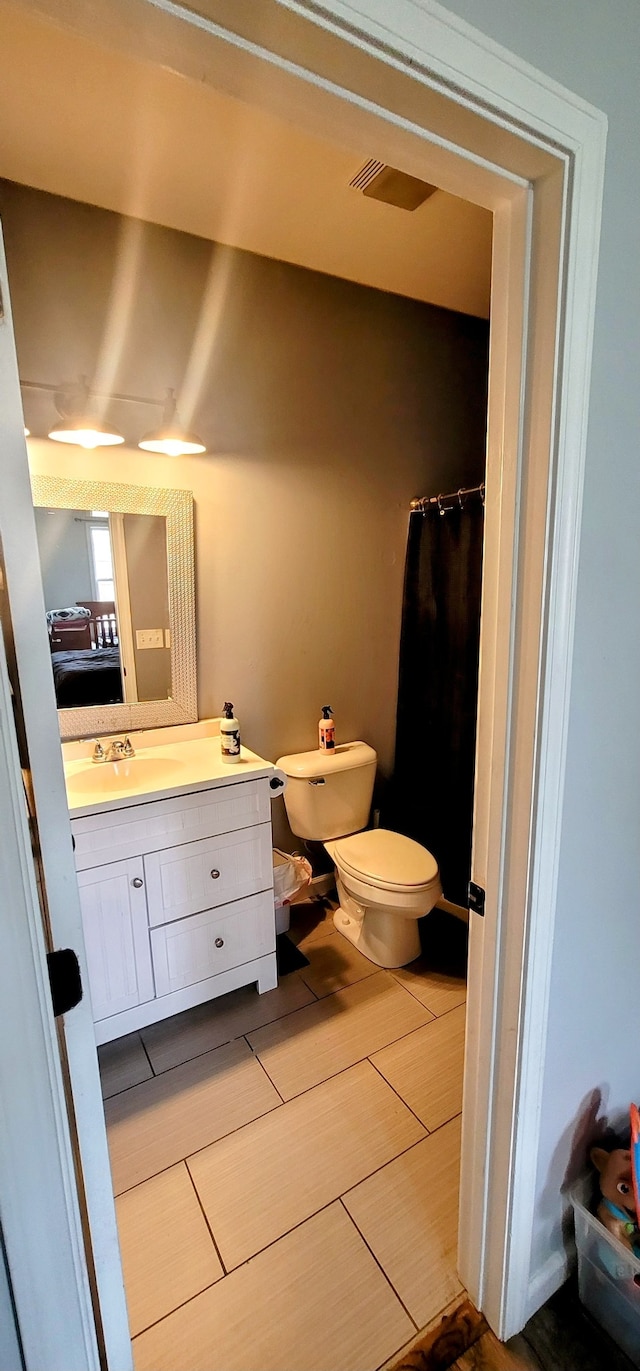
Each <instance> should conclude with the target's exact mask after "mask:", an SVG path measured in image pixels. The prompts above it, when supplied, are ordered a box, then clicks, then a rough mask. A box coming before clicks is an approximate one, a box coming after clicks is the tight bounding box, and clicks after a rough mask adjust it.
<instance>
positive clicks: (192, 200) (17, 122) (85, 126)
mask: <svg viewBox="0 0 640 1371" xmlns="http://www.w3.org/2000/svg"><path fill="white" fill-rule="evenodd" d="M0 41H1V48H2V81H1V82H0V176H3V177H7V178H8V179H10V180H14V181H20V182H23V183H24V184H26V185H30V186H35V187H37V188H39V189H41V190H47V191H53V192H55V193H57V194H59V195H66V196H69V197H70V198H72V199H75V200H83V201H86V202H88V203H90V204H95V205H99V206H101V207H103V208H105V209H111V210H115V211H117V212H119V213H122V214H128V215H133V216H136V217H138V218H141V219H146V220H150V221H151V222H154V223H158V224H162V225H165V226H167V227H169V228H175V229H181V230H183V231H185V232H188V233H193V234H197V235H199V236H201V237H203V238H208V239H212V240H215V241H218V242H221V243H227V244H230V245H232V246H235V247H241V248H246V249H248V250H250V251H251V252H257V253H260V254H262V255H264V256H268V257H275V258H280V259H282V260H284V261H287V262H293V263H296V264H298V265H301V266H306V267H311V268H314V269H315V270H317V271H322V272H327V273H330V274H331V275H333V276H341V277H344V278H346V279H347V280H350V281H357V282H360V283H362V284H366V285H370V286H375V287H377V288H379V289H382V290H387V291H391V292H393V293H395V294H399V295H406V296H409V297H411V298H414V299H417V300H423V301H427V302H428V303H431V304H436V305H442V306H444V307H446V308H449V309H455V310H460V311H462V312H463V313H466V314H473V315H477V316H480V317H484V318H487V317H488V315H489V296H490V279H491V229H492V220H491V214H490V212H489V211H488V210H485V209H482V208H480V207H479V206H476V205H472V204H469V203H468V202H466V201H464V200H460V199H458V198H457V197H455V196H452V195H449V194H447V193H445V192H444V191H438V192H437V194H435V195H433V196H431V198H430V199H428V200H427V201H426V202H425V203H424V204H423V205H421V206H420V207H419V208H418V209H417V210H415V211H413V212H408V211H406V210H402V209H397V208H396V207H395V206H392V205H388V204H383V203H380V202H379V201H377V200H374V199H370V198H367V197H365V196H364V195H363V194H362V193H361V192H359V191H357V190H353V189H351V188H350V186H349V182H350V180H351V178H352V177H353V176H354V174H355V173H356V172H357V171H358V168H359V166H360V165H361V163H363V162H364V161H366V160H367V159H368V158H369V157H375V156H376V149H375V148H374V147H363V148H362V150H361V154H359V155H355V154H354V151H353V149H351V148H348V147H340V146H338V145H337V144H335V143H330V142H325V141H323V140H321V139H319V138H317V137H314V136H311V135H310V134H309V133H307V132H303V131H301V130H300V129H299V128H296V127H294V125H293V124H291V123H288V122H286V121H285V120H284V119H281V118H278V117H276V116H275V115H273V114H271V113H266V112H265V111H264V110H261V109H260V108H259V107H258V106H252V105H248V104H245V103H243V102H241V101H239V100H237V99H234V98H232V97H230V96H228V95H223V94H221V93H219V92H218V91H215V90H212V89H211V88H210V87H208V86H206V85H204V84H203V83H200V82H197V81H194V80H191V79H188V78H186V77H184V76H181V75H178V74H176V73H175V72H172V71H169V70H167V69H165V68H163V67H161V66H158V65H151V64H149V63H145V62H142V61H136V60H133V59H132V58H131V57H130V56H129V55H125V54H124V53H122V52H118V51H114V50H111V49H106V48H103V47H100V46H98V45H97V44H96V43H93V42H91V41H89V40H88V39H87V38H85V37H84V36H80V35H79V34H77V33H73V32H70V31H67V30H64V29H62V28H58V27H54V26H53V25H52V24H50V23H48V22H43V21H41V20H40V19H38V18H36V17H35V16H34V15H32V14H29V13H25V10H24V8H23V9H21V10H18V9H14V8H13V6H12V5H10V4H6V3H3V2H2V0H0Z"/></svg>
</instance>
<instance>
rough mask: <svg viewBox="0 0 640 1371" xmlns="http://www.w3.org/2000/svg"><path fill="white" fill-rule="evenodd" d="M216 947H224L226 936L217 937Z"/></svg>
mask: <svg viewBox="0 0 640 1371" xmlns="http://www.w3.org/2000/svg"><path fill="white" fill-rule="evenodd" d="M216 947H224V938H216Z"/></svg>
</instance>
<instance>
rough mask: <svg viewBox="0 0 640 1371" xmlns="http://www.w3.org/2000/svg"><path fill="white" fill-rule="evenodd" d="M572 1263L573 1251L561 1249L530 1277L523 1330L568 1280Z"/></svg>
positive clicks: (573, 1260) (573, 1258)
mask: <svg viewBox="0 0 640 1371" xmlns="http://www.w3.org/2000/svg"><path fill="white" fill-rule="evenodd" d="M574 1262H575V1249H574V1250H573V1251H572V1250H569V1251H565V1250H564V1248H563V1250H562V1252H552V1253H551V1256H550V1257H547V1260H546V1262H545V1263H544V1266H541V1267H540V1270H539V1271H536V1273H535V1275H534V1276H532V1277H531V1279H530V1281H529V1288H528V1290H527V1299H526V1307H525V1310H524V1319H523V1323H522V1327H523V1328H524V1325H525V1323H527V1322H528V1320H529V1319H531V1318H533V1315H534V1314H537V1312H538V1310H539V1309H541V1308H542V1305H543V1304H546V1302H547V1300H550V1299H551V1296H552V1295H555V1293H556V1290H559V1289H560V1286H561V1285H564V1283H565V1281H566V1280H568V1279H569V1276H570V1275H571V1272H572V1270H573V1266H574Z"/></svg>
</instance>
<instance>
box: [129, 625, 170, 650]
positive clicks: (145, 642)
mask: <svg viewBox="0 0 640 1371" xmlns="http://www.w3.org/2000/svg"><path fill="white" fill-rule="evenodd" d="M136 647H137V648H140V649H142V648H144V647H164V629H163V628H137V629H136Z"/></svg>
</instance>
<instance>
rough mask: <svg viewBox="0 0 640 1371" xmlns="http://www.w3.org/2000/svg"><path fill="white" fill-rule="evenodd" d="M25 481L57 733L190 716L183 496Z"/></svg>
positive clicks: (187, 514) (187, 498)
mask: <svg viewBox="0 0 640 1371" xmlns="http://www.w3.org/2000/svg"><path fill="white" fill-rule="evenodd" d="M32 486H33V496H34V505H35V519H36V530H37V536H38V547H39V551H40V563H41V569H42V581H43V588H44V600H45V615H46V625H47V633H48V639H49V647H50V651H51V665H52V671H53V677H54V686H55V691H56V700H57V703H58V710H59V718H60V729H61V735H62V737H63V738H70V737H74V738H77V737H83V736H86V735H87V734H89V735H92V734H94V733H98V732H114V731H115V732H117V731H119V730H132V729H135V728H148V727H153V726H155V725H161V724H163V723H166V724H169V723H185V722H191V721H193V720H195V719H196V718H197V704H196V680H195V624H194V589H193V582H194V567H193V500H192V497H191V494H190V492H188V491H175V490H154V489H149V488H147V487H141V486H128V485H119V484H118V485H117V484H115V483H109V482H92V481H72V480H65V479H63V478H57V477H41V476H34V477H33V478H32Z"/></svg>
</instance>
